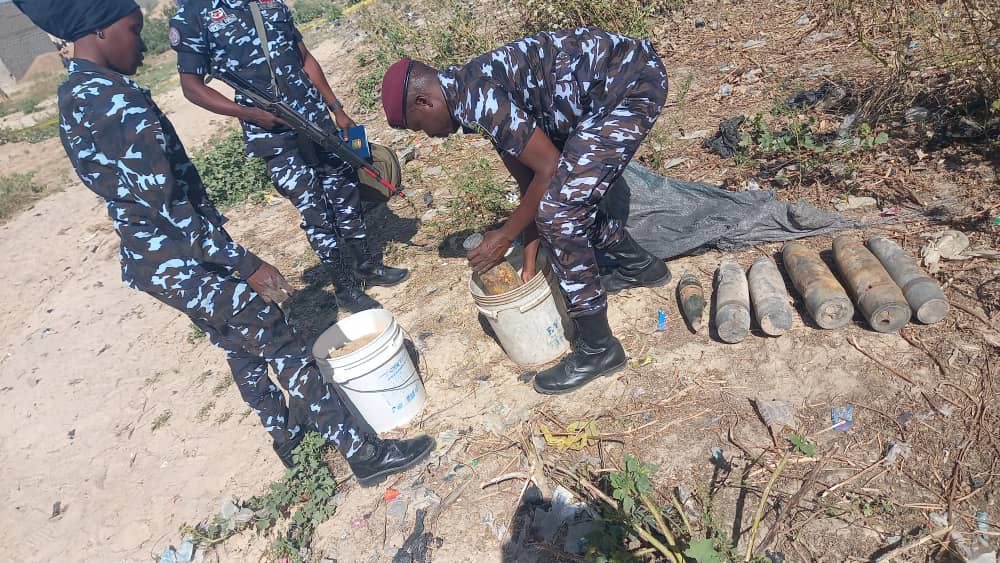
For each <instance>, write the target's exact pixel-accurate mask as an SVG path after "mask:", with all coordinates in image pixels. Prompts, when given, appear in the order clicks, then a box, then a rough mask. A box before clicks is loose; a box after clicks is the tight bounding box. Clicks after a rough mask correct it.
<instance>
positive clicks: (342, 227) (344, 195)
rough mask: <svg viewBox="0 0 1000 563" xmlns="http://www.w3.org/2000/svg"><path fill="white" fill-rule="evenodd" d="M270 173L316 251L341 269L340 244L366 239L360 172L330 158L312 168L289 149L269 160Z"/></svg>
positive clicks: (293, 150)
mask: <svg viewBox="0 0 1000 563" xmlns="http://www.w3.org/2000/svg"><path fill="white" fill-rule="evenodd" d="M267 171H268V174H270V176H271V180H272V181H273V182H274V185H275V188H276V189H277V190H278V193H280V194H281V195H282V196H284V197H286V198H287V199H288V200H289V201H291V202H292V204H293V205H295V208H296V209H298V211H299V214H300V215H301V216H302V222H301V224H300V226H301V227H302V230H304V231H305V232H306V238H307V239H308V240H309V245H310V246H312V249H313V251H315V252H316V255H317V256H319V259H320V260H321V261H323V263H325V264H329V265H331V266H333V267H334V268H339V267H340V263H339V258H338V254H339V253H338V252H336V250H337V248H338V247H339V242H338V241H342V240H346V239H362V238H365V223H364V217H363V215H362V211H361V194H360V192H359V191H358V172H357V170H355V169H354V168H353V167H351V165H349V164H347V163H346V162H344V161H343V160H340V159H339V158H337V157H336V156H328V155H323V156H321V157H320V162H319V164H317V165H316V166H310V165H309V164H308V163H307V162H306V159H305V158H304V157H303V155H302V153H301V152H300V151H299V149H298V148H289V149H286V150H284V151H282V152H281V154H278V155H276V156H273V157H271V158H269V159H268V160H267Z"/></svg>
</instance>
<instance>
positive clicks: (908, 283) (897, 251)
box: [866, 237, 948, 324]
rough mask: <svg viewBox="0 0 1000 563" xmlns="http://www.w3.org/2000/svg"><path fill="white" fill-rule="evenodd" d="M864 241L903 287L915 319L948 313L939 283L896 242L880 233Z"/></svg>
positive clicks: (926, 319)
mask: <svg viewBox="0 0 1000 563" xmlns="http://www.w3.org/2000/svg"><path fill="white" fill-rule="evenodd" d="M866 245H867V246H868V250H871V251H872V254H874V255H875V257H876V258H878V260H879V262H881V263H882V266H884V267H885V269H886V271H887V272H889V275H890V276H892V280H893V281H894V282H896V285H898V286H899V287H900V288H901V289H902V290H903V295H904V296H905V297H906V302H907V303H909V304H910V309H912V310H913V314H914V315H916V317H917V320H918V321H920V322H922V323H924V324H932V323H936V322H938V321H940V320H942V319H944V318H945V317H946V316H948V300H947V298H945V296H944V291H941V286H940V285H938V283H937V281H935V280H934V278H932V277H930V276H928V275H927V274H925V273H924V271H923V270H921V269H920V266H918V265H917V263H916V261H914V260H913V258H911V257H910V256H909V255H908V254H906V251H904V250H903V249H902V248H900V246H899V245H898V244H896V243H895V242H893V241H891V240H889V239H885V238H882V237H872V238H870V239H868V242H867V243H866Z"/></svg>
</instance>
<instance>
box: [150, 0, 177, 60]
mask: <svg viewBox="0 0 1000 563" xmlns="http://www.w3.org/2000/svg"><path fill="white" fill-rule="evenodd" d="M176 13H177V7H176V6H174V5H173V4H172V3H171V4H170V5H168V6H165V7H164V8H163V10H162V11H161V12H160V17H156V16H150V17H147V18H146V23H145V24H144V25H143V26H142V42H143V43H144V44H145V45H146V52H147V53H149V55H150V56H156V55H159V54H160V53H166V52H167V51H169V50H170V38H169V33H170V18H172V17H174V14H176Z"/></svg>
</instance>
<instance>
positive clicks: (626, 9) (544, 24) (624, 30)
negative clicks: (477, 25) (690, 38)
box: [514, 0, 684, 38]
mask: <svg viewBox="0 0 1000 563" xmlns="http://www.w3.org/2000/svg"><path fill="white" fill-rule="evenodd" d="M683 5H684V1H683V0H655V1H653V2H644V1H642V0H622V1H620V2H602V1H600V0H582V1H578V0H515V2H514V7H515V9H516V10H517V12H518V13H519V14H520V18H521V21H522V23H523V26H524V29H525V30H526V31H527V32H528V33H535V32H539V31H544V30H549V29H567V28H573V27H579V26H596V27H600V28H602V29H606V30H608V31H612V32H615V33H621V34H624V35H628V36H631V37H640V38H647V37H649V35H650V33H651V31H652V22H651V17H652V16H655V15H660V14H663V13H666V12H669V11H672V10H674V9H676V8H678V7H680V6H683Z"/></svg>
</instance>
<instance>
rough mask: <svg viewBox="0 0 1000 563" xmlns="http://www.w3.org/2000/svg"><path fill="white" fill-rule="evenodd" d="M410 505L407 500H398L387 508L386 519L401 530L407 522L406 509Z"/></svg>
mask: <svg viewBox="0 0 1000 563" xmlns="http://www.w3.org/2000/svg"><path fill="white" fill-rule="evenodd" d="M408 505H409V503H408V502H406V499H405V498H397V499H396V500H394V501H392V502H390V503H389V504H388V505H387V506H386V507H385V518H386V520H387V521H388V522H393V523H395V524H396V525H397V526H399V528H400V529H402V527H403V523H404V522H405V521H406V508H407V506H408Z"/></svg>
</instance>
